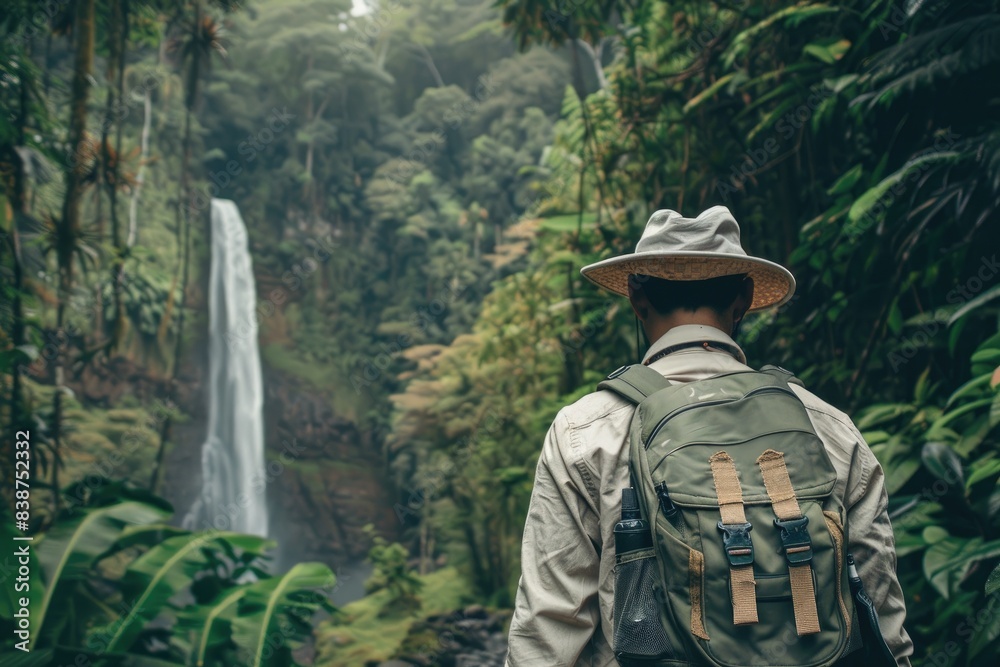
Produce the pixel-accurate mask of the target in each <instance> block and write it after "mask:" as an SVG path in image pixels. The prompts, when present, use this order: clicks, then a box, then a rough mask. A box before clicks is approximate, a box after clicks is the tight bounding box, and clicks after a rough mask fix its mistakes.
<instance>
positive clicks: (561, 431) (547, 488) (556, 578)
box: [506, 325, 913, 667]
mask: <svg viewBox="0 0 1000 667" xmlns="http://www.w3.org/2000/svg"><path fill="white" fill-rule="evenodd" d="M689 341H718V342H721V343H727V344H729V345H733V346H735V343H734V342H733V340H732V339H731V338H730V337H729V336H727V335H726V334H725V333H723V332H722V331H720V330H719V329H716V328H714V327H707V326H700V325H684V326H679V327H675V328H673V329H671V330H670V331H668V332H667V333H666V334H664V335H663V336H662V337H661V338H660V339H659V340H657V341H656V342H655V343H654V344H653V345H652V346H651V347H650V348H649V351H648V352H647V353H646V357H645V359H649V358H650V357H652V356H653V355H654V354H656V353H657V352H658V351H660V350H662V349H664V348H666V347H668V346H672V345H677V344H679V343H684V342H689ZM737 349H738V348H737ZM645 359H644V360H645ZM745 362H746V357H745V356H744V355H743V352H742V351H740V352H739V359H738V360H737V359H736V358H734V357H733V355H732V354H730V353H728V352H726V351H724V350H723V349H722V348H710V349H707V350H706V349H703V348H687V349H683V350H679V351H677V352H673V353H671V354H668V355H666V356H665V357H662V358H660V359H659V360H657V361H655V362H653V363H652V364H651V365H650V367H651V368H653V369H655V370H657V371H659V372H660V373H662V374H663V375H664V376H665V377H666V378H667V379H669V380H671V381H676V382H689V381H691V380H699V379H702V378H706V377H709V376H711V375H716V374H719V373H726V372H731V371H739V370H747V369H748V368H749V367H748V366H746V365H745ZM792 389H793V390H794V391H795V393H796V394H798V396H799V398H800V399H802V402H803V403H804V404H805V406H806V409H807V411H808V413H809V417H810V419H811V420H812V423H813V426H814V427H815V429H816V433H817V434H818V435H819V437H820V439H821V440H822V441H823V444H824V445H826V449H827V452H828V454H829V456H830V460H831V461H832V463H833V465H834V467H835V468H836V470H837V484H836V487H835V489H834V493H836V494H838V495H839V496H840V498H841V499H842V501H843V503H844V507H845V508H846V510H847V522H848V526H849V527H850V528H849V529H850V540H849V550H850V551H851V553H852V554H853V555H854V558H855V561H856V562H857V564H858V569H859V573H860V575H861V579H862V581H863V582H864V585H865V589H866V591H867V592H868V594H869V595H870V596H871V598H872V600H874V602H875V605H876V607H877V608H878V610H879V620H880V622H881V626H882V632H883V634H884V635H885V638H886V642H887V643H888V645H889V648H890V649H891V650H892V651H893V653H894V654H895V655H896V657H897V659H898V661H899V664H900V665H909V658H908V656H909V655H910V654H911V653H912V652H913V644H912V642H911V641H910V638H909V636H908V635H907V633H906V631H905V630H904V629H903V619H904V617H905V615H906V608H905V604H904V601H903V593H902V591H901V589H900V587H899V581H898V580H897V578H896V551H895V546H894V540H893V534H892V527H891V526H890V525H889V517H888V514H887V513H886V502H887V497H886V492H885V484H884V476H883V473H882V468H881V466H880V465H879V463H878V461H877V460H876V459H875V456H874V455H873V454H872V452H871V450H870V449H869V448H868V444H867V443H866V442H865V441H864V438H862V436H861V434H860V433H859V432H858V429H857V428H856V427H855V426H854V423H853V422H851V420H850V418H848V417H847V415H845V414H844V413H843V412H841V411H840V410H837V409H836V408H834V407H832V406H831V405H829V404H828V403H825V402H823V401H821V400H820V399H819V398H817V397H816V396H815V395H813V394H812V393H810V392H809V391H807V390H806V389H803V388H802V387H800V386H798V385H792ZM633 410H634V407H633V406H632V405H631V404H630V403H628V402H627V401H626V400H625V399H623V398H621V397H619V396H618V395H617V394H615V393H613V392H610V391H597V392H594V393H591V394H588V395H587V396H584V397H583V398H581V399H580V400H578V401H577V402H575V403H573V404H572V405H569V406H567V407H565V408H563V409H562V410H560V411H559V414H558V415H556V418H555V420H554V421H553V423H552V426H551V428H550V429H549V432H548V434H547V435H546V437H545V442H544V444H543V445H542V453H541V456H540V457H539V460H538V468H537V471H536V473H535V486H534V489H533V491H532V494H531V504H530V507H529V509H528V516H527V519H526V521H525V525H524V541H523V543H522V547H521V579H520V583H519V584H518V589H517V599H516V602H515V605H514V616H513V618H512V619H511V624H510V635H509V646H510V648H509V651H508V654H507V662H506V667H570V666H574V665H578V666H580V667H614V666H615V665H616V664H617V663H616V662H615V658H614V655H613V654H612V649H611V641H612V612H613V607H614V568H615V547H614V532H613V531H614V525H615V523H616V522H617V521H618V519H619V515H620V512H621V490H622V488H625V487H627V486H629V473H628V431H629V422H630V420H631V418H632V412H633Z"/></svg>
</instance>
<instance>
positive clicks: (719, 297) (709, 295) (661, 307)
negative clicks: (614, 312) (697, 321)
mask: <svg viewBox="0 0 1000 667" xmlns="http://www.w3.org/2000/svg"><path fill="white" fill-rule="evenodd" d="M745 278H746V274H745V273H741V274H737V275H732V276H719V277H718V278H709V279H708V280H667V279H665V278H654V277H653V276H644V275H637V274H632V275H630V276H629V277H628V282H629V285H631V286H632V289H634V290H636V291H640V290H641V291H642V292H643V293H644V294H645V295H646V298H647V299H649V303H650V304H651V305H652V306H653V308H654V309H655V310H656V312H658V313H659V314H660V315H669V314H670V313H672V312H673V311H675V310H678V309H681V310H697V309H698V308H701V307H705V306H707V307H708V308H711V309H712V310H714V311H715V312H717V313H721V312H722V311H724V310H725V309H726V308H728V307H729V306H730V305H731V304H732V303H733V301H735V300H736V297H737V296H739V295H740V292H741V291H742V289H743V280H744V279H745Z"/></svg>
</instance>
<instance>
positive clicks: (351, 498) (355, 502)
mask: <svg viewBox="0 0 1000 667" xmlns="http://www.w3.org/2000/svg"><path fill="white" fill-rule="evenodd" d="M264 406H265V408H264V430H265V438H266V442H267V451H268V453H267V457H268V463H267V475H268V481H269V486H268V489H269V490H268V499H269V504H270V508H271V518H270V521H271V527H272V530H271V533H272V537H274V538H275V539H277V540H278V541H279V544H280V545H281V551H280V554H279V565H283V566H288V565H290V564H292V563H294V562H298V561H303V560H318V561H322V562H325V563H328V564H330V565H332V566H333V567H334V570H335V571H336V570H338V569H340V568H347V569H350V566H352V565H355V564H357V563H358V562H359V561H361V560H363V559H364V557H365V556H366V554H367V553H368V548H369V546H370V542H369V539H368V538H367V536H366V535H365V534H364V532H363V530H362V529H363V527H364V526H365V525H366V524H369V523H371V524H374V525H375V528H376V529H377V530H378V532H379V533H380V534H381V535H382V536H384V537H386V538H387V539H389V540H395V539H397V537H398V533H399V522H398V520H397V518H396V515H395V513H394V512H393V510H392V507H393V503H394V502H395V498H394V496H393V495H392V493H391V491H390V490H389V489H388V487H387V483H386V480H385V475H384V474H383V463H382V459H381V456H380V455H379V452H378V448H377V446H376V444H375V443H373V442H372V441H371V438H370V436H369V434H367V433H365V432H362V431H360V430H358V429H357V428H356V427H355V426H354V425H353V424H352V423H350V422H348V421H346V420H344V419H342V418H340V417H338V416H337V415H336V414H334V412H333V410H332V408H331V406H330V400H329V399H328V398H327V397H325V396H323V395H322V394H321V393H317V392H316V391H315V390H314V389H312V388H310V387H309V386H306V385H304V383H302V382H301V381H299V380H296V379H295V378H291V377H288V376H287V375H284V374H281V373H278V372H276V371H274V370H273V369H268V368H267V367H266V366H265V368H264Z"/></svg>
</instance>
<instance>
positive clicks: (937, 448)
mask: <svg viewBox="0 0 1000 667" xmlns="http://www.w3.org/2000/svg"><path fill="white" fill-rule="evenodd" d="M920 458H921V459H922V460H923V462H924V467H926V468H927V469H928V470H929V471H930V472H931V474H932V475H934V476H935V477H937V478H938V479H943V480H944V481H945V482H947V483H948V484H956V485H962V484H964V483H965V474H964V472H963V470H962V460H961V459H960V458H958V454H956V453H955V452H954V451H953V450H952V449H951V447H949V446H948V445H945V444H943V443H940V442H928V443H927V444H926V445H924V447H923V449H922V450H921V452H920Z"/></svg>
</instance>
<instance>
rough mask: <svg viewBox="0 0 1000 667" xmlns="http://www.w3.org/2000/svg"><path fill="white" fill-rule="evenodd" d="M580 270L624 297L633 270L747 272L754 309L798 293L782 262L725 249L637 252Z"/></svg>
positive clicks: (701, 274)
mask: <svg viewBox="0 0 1000 667" xmlns="http://www.w3.org/2000/svg"><path fill="white" fill-rule="evenodd" d="M580 273H581V274H583V276H584V277H585V278H587V279H588V280H590V281H591V282H593V283H595V284H597V285H599V286H601V287H603V288H605V289H608V290H611V291H612V292H614V293H616V294H620V295H622V296H628V277H629V275H630V274H633V273H636V274H640V275H646V276H653V277H656V278H665V279H667V280H708V279H709V278H719V277H721V276H731V275H735V274H741V273H745V274H747V275H749V276H750V277H751V278H753V286H754V287H753V303H752V304H751V305H750V310H751V311H754V310H761V309H763V308H769V307H771V306H780V305H781V304H783V303H786V302H788V300H789V299H791V298H792V294H794V293H795V278H794V277H793V276H792V273H791V272H790V271H789V270H788V269H786V268H785V267H783V266H781V265H780V264H775V263H774V262H770V261H768V260H766V259H760V258H759V257H748V256H746V255H735V254H731V253H722V252H637V253H632V254H629V255H621V256H620V257H612V258H611V259H605V260H603V261H600V262H596V263H594V264H590V265H588V266H585V267H583V268H582V269H580Z"/></svg>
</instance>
